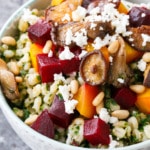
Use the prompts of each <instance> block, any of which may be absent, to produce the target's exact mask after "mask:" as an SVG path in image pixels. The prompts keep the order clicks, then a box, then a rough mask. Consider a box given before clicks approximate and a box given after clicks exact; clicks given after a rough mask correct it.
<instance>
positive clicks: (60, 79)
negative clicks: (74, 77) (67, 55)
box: [54, 73, 65, 82]
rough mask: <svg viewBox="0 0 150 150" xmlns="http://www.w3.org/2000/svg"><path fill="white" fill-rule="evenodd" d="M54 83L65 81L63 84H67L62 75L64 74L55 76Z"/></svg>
mask: <svg viewBox="0 0 150 150" xmlns="http://www.w3.org/2000/svg"><path fill="white" fill-rule="evenodd" d="M54 81H63V82H65V78H64V76H63V75H62V73H60V74H56V73H55V74H54Z"/></svg>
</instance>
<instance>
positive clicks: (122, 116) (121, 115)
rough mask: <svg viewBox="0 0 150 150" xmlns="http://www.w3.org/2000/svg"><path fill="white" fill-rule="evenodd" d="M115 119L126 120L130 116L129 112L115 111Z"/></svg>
mask: <svg viewBox="0 0 150 150" xmlns="http://www.w3.org/2000/svg"><path fill="white" fill-rule="evenodd" d="M111 115H112V116H113V117H117V118H118V119H126V118H128V116H129V111H128V110H115V111H113V112H112V113H111Z"/></svg>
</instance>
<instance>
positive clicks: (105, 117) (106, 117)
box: [99, 108, 110, 123]
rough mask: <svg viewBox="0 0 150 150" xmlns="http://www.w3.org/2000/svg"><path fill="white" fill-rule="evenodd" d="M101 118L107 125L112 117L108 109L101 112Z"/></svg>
mask: <svg viewBox="0 0 150 150" xmlns="http://www.w3.org/2000/svg"><path fill="white" fill-rule="evenodd" d="M99 118H100V119H102V120H103V121H105V122H106V123H108V122H109V120H110V115H109V113H108V111H107V109H106V108H102V109H101V110H100V112H99Z"/></svg>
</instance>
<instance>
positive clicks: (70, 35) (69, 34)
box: [65, 28, 73, 45]
mask: <svg viewBox="0 0 150 150" xmlns="http://www.w3.org/2000/svg"><path fill="white" fill-rule="evenodd" d="M72 37H73V33H72V31H71V29H70V28H69V29H68V30H67V32H66V39H65V43H66V45H70V44H71V41H72Z"/></svg>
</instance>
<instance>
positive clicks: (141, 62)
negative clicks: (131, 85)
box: [137, 59, 146, 72]
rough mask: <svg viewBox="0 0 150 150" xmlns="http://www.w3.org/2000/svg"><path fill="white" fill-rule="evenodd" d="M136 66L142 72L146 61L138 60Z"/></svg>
mask: <svg viewBox="0 0 150 150" xmlns="http://www.w3.org/2000/svg"><path fill="white" fill-rule="evenodd" d="M137 67H138V69H139V70H140V71H142V72H143V71H144V70H145V69H146V62H145V61H144V60H143V59H141V60H139V61H138V64H137Z"/></svg>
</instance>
